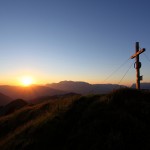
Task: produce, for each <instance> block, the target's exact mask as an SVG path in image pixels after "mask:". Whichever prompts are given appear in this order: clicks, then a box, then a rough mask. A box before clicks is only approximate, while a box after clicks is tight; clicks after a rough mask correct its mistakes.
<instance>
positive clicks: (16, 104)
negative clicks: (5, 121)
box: [0, 99, 28, 116]
mask: <svg viewBox="0 0 150 150" xmlns="http://www.w3.org/2000/svg"><path fill="white" fill-rule="evenodd" d="M26 105H28V103H27V102H26V101H24V100H22V99H17V100H13V101H12V102H10V103H8V104H7V105H5V106H3V107H2V108H1V109H0V116H3V115H8V114H11V113H13V112H14V111H16V110H18V109H20V108H22V107H24V106H26Z"/></svg>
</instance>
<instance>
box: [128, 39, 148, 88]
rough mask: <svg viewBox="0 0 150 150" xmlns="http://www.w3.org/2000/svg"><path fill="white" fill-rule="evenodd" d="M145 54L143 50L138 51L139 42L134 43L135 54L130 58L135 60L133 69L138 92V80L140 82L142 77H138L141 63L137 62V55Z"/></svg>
mask: <svg viewBox="0 0 150 150" xmlns="http://www.w3.org/2000/svg"><path fill="white" fill-rule="evenodd" d="M143 52H145V48H143V49H141V50H139V42H136V44H135V54H133V55H132V56H131V57H130V58H131V59H133V58H135V64H134V67H135V69H136V89H138V90H140V80H142V77H143V76H140V68H141V62H140V61H139V55H140V54H141V53H143Z"/></svg>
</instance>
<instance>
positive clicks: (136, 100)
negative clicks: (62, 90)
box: [0, 89, 150, 150]
mask: <svg viewBox="0 0 150 150" xmlns="http://www.w3.org/2000/svg"><path fill="white" fill-rule="evenodd" d="M149 127H150V92H144V91H137V90H131V89H121V90H117V91H114V92H111V93H109V94H107V95H93V96H77V95H76V96H75V95H74V96H72V97H69V98H68V97H64V98H63V97H61V98H58V99H55V100H47V101H45V102H43V103H40V104H36V105H30V106H26V107H24V108H22V109H20V110H18V111H16V112H15V113H12V114H10V115H7V116H5V117H1V118H0V133H1V134H0V149H2V150H10V149H11V150H30V149H32V150H43V149H51V150H58V149H61V150H100V149H101V150H111V149H119V150H129V149H139V150H141V149H142V150H143V149H144V150H149V149H150V144H149V143H150V138H149V135H150V128H149Z"/></svg>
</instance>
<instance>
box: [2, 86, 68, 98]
mask: <svg viewBox="0 0 150 150" xmlns="http://www.w3.org/2000/svg"><path fill="white" fill-rule="evenodd" d="M0 92H2V93H4V94H6V95H8V96H10V97H12V98H13V99H25V100H30V99H33V98H36V97H41V96H52V95H57V94H64V93H66V92H64V91H61V90H55V89H52V88H50V87H46V86H38V85H34V86H30V87H20V86H0Z"/></svg>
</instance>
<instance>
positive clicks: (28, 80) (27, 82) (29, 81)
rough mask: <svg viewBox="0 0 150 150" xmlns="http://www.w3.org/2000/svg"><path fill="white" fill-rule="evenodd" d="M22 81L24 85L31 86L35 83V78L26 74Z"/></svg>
mask: <svg viewBox="0 0 150 150" xmlns="http://www.w3.org/2000/svg"><path fill="white" fill-rule="evenodd" d="M20 81H21V84H22V85H23V86H30V85H31V84H33V79H32V77H30V76H24V77H22V78H21V80H20Z"/></svg>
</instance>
